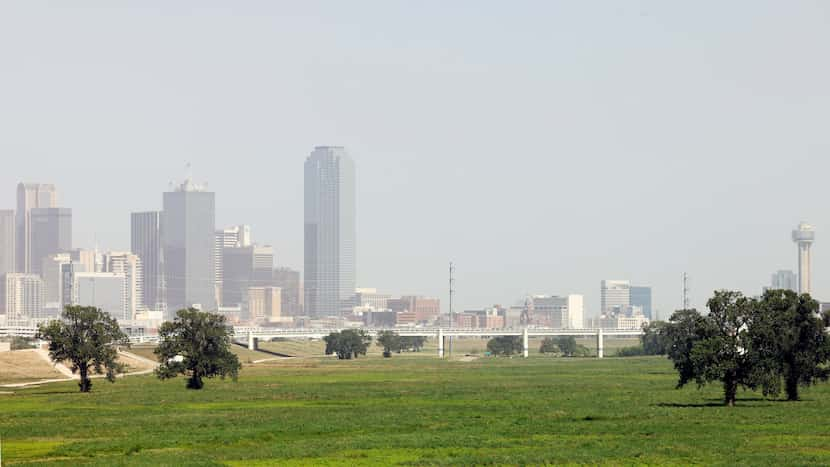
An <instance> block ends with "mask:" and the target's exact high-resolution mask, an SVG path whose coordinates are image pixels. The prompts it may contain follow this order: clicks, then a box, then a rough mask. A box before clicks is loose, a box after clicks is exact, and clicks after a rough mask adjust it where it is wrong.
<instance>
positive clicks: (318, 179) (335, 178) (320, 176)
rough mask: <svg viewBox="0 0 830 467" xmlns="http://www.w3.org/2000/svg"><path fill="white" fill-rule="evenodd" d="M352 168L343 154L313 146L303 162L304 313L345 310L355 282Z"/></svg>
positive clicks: (314, 313) (329, 312)
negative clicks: (312, 149)
mask: <svg viewBox="0 0 830 467" xmlns="http://www.w3.org/2000/svg"><path fill="white" fill-rule="evenodd" d="M355 228H356V226H355V168H354V163H353V162H352V160H351V158H349V156H348V155H347V154H346V150H345V149H344V148H342V147H336V146H318V147H316V148H314V151H312V152H311V155H310V156H308V159H306V161H305V309H306V312H307V313H308V314H309V315H311V316H333V315H339V314H340V313H341V310H343V309H345V308H349V309H350V304H351V298H352V296H353V295H354V291H355V283H356V277H355V276H356V268H355V236H356V233H355Z"/></svg>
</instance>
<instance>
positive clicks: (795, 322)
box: [749, 290, 830, 401]
mask: <svg viewBox="0 0 830 467" xmlns="http://www.w3.org/2000/svg"><path fill="white" fill-rule="evenodd" d="M818 310H819V304H818V302H816V301H815V300H813V299H812V298H811V297H810V295H808V294H802V295H798V294H796V293H795V292H793V291H790V290H767V291H766V292H764V295H763V297H762V298H761V301H760V303H759V306H758V308H757V310H756V315H755V320H754V321H753V323H752V325H751V326H750V327H749V335H750V338H751V340H752V349H753V351H754V352H755V353H757V354H759V355H760V359H759V360H760V361H761V362H763V364H764V367H763V371H761V372H759V378H760V379H761V382H762V385H763V389H764V393H765V394H772V395H777V394H778V392H779V391H780V386H781V385H780V382H781V380H782V379H783V382H784V390H785V392H786V394H787V399H788V400H791V401H795V400H798V398H799V395H798V390H799V386H809V385H811V384H813V383H815V382H817V381H826V380H827V379H828V376H830V369H828V366H827V364H828V360H830V339H828V336H827V332H826V328H827V326H828V324H830V316H828V315H824V316H821V315H819V312H818Z"/></svg>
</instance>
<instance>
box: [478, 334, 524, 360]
mask: <svg viewBox="0 0 830 467" xmlns="http://www.w3.org/2000/svg"><path fill="white" fill-rule="evenodd" d="M523 349H524V347H523V346H522V338H521V337H520V336H499V337H494V338H492V339H490V340H489V341H487V350H489V351H490V353H492V354H493V355H504V356H505V357H509V356H511V355H513V354H514V353H515V354H518V353H521V352H522V350H523Z"/></svg>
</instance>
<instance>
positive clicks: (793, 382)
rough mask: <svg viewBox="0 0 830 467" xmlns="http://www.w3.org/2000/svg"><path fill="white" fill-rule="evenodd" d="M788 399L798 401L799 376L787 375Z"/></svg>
mask: <svg viewBox="0 0 830 467" xmlns="http://www.w3.org/2000/svg"><path fill="white" fill-rule="evenodd" d="M786 384H787V400H788V401H797V400H798V378H796V377H794V376H792V375H787V381H786Z"/></svg>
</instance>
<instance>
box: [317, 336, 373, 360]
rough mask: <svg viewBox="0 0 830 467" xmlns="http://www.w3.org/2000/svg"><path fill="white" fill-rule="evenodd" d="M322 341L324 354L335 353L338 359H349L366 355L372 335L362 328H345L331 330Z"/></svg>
mask: <svg viewBox="0 0 830 467" xmlns="http://www.w3.org/2000/svg"><path fill="white" fill-rule="evenodd" d="M323 341H325V343H326V355H332V354H336V355H337V358H338V359H340V360H351V359H352V358H357V357H358V356H359V355H366V351H367V350H368V349H369V344H371V343H372V337H371V336H369V335H368V334H367V333H366V331H364V330H362V329H346V330H343V331H340V332H332V333H331V334H329V335H328V336H326V337H324V338H323Z"/></svg>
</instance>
